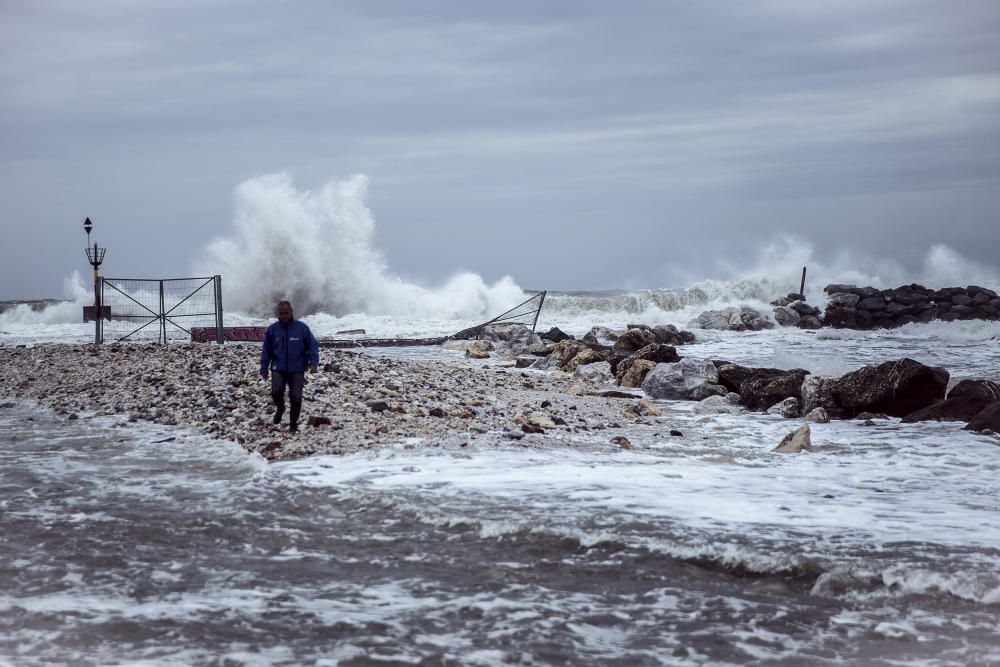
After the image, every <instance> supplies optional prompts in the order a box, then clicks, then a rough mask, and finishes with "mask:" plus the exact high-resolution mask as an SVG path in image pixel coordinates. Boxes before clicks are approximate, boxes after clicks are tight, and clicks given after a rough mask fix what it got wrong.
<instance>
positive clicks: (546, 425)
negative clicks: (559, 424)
mask: <svg viewBox="0 0 1000 667" xmlns="http://www.w3.org/2000/svg"><path fill="white" fill-rule="evenodd" d="M528 423H529V424H531V425H532V426H536V427H538V428H541V429H553V428H555V427H556V423H555V422H554V421H552V418H551V417H549V416H548V415H544V414H542V413H541V412H532V413H531V414H530V415H528Z"/></svg>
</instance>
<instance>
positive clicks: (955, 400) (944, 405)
mask: <svg viewBox="0 0 1000 667" xmlns="http://www.w3.org/2000/svg"><path fill="white" fill-rule="evenodd" d="M996 401H1000V383H997V382H993V381H991V380H962V381H961V382H959V383H958V384H957V385H955V386H954V387H952V390H951V391H949V392H948V396H947V398H945V399H944V400H941V401H935V402H934V403H931V404H930V405H928V406H927V407H925V408H921V409H920V410H917V411H915V412H911V413H910V414H908V415H906V416H905V417H903V421H904V422H907V423H910V422H919V421H962V422H967V421H969V420H970V419H972V418H973V417H975V416H976V415H978V414H979V413H980V412H982V411H983V410H984V409H985V408H986V407H987V406H989V405H990V404H991V403H994V402H996Z"/></svg>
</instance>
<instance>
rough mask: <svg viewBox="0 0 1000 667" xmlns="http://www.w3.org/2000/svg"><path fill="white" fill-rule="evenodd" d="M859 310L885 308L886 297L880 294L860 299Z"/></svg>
mask: <svg viewBox="0 0 1000 667" xmlns="http://www.w3.org/2000/svg"><path fill="white" fill-rule="evenodd" d="M857 308H858V310H885V299H883V298H882V296H881V295H879V296H871V297H868V298H867V299H861V300H860V301H858V305H857Z"/></svg>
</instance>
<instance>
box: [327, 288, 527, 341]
mask: <svg viewBox="0 0 1000 667" xmlns="http://www.w3.org/2000/svg"><path fill="white" fill-rule="evenodd" d="M544 303H545V292H539V293H538V294H535V295H534V296H532V297H530V298H528V299H526V300H524V301H522V302H521V303H519V304H517V305H516V306H514V307H513V308H511V309H510V310H508V311H506V312H504V313H501V314H499V315H497V316H496V317H494V318H493V319H492V320H489V321H487V322H483V323H482V324H477V325H476V326H474V327H469V328H468V329H462V330H461V331H459V332H458V333H454V334H452V335H450V336H437V337H435V338H321V339H319V341H318V342H319V346H320V347H333V348H351V347H417V346H420V345H441V344H442V343H444V342H445V341H449V340H473V339H477V338H479V337H480V336H481V335H482V333H483V329H485V328H486V327H488V326H497V325H504V324H508V325H509V324H523V325H525V326H528V324H529V322H530V326H531V331H532V333H534V331H535V325H536V324H538V314H539V313H541V312H542V305H543V304H544Z"/></svg>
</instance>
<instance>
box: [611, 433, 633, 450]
mask: <svg viewBox="0 0 1000 667" xmlns="http://www.w3.org/2000/svg"><path fill="white" fill-rule="evenodd" d="M611 442H612V443H614V444H616V445H618V446H619V447H621V448H622V449H632V443H631V442H629V439H628V438H626V437H625V436H624V435H616V436H615V437H613V438H611Z"/></svg>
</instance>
